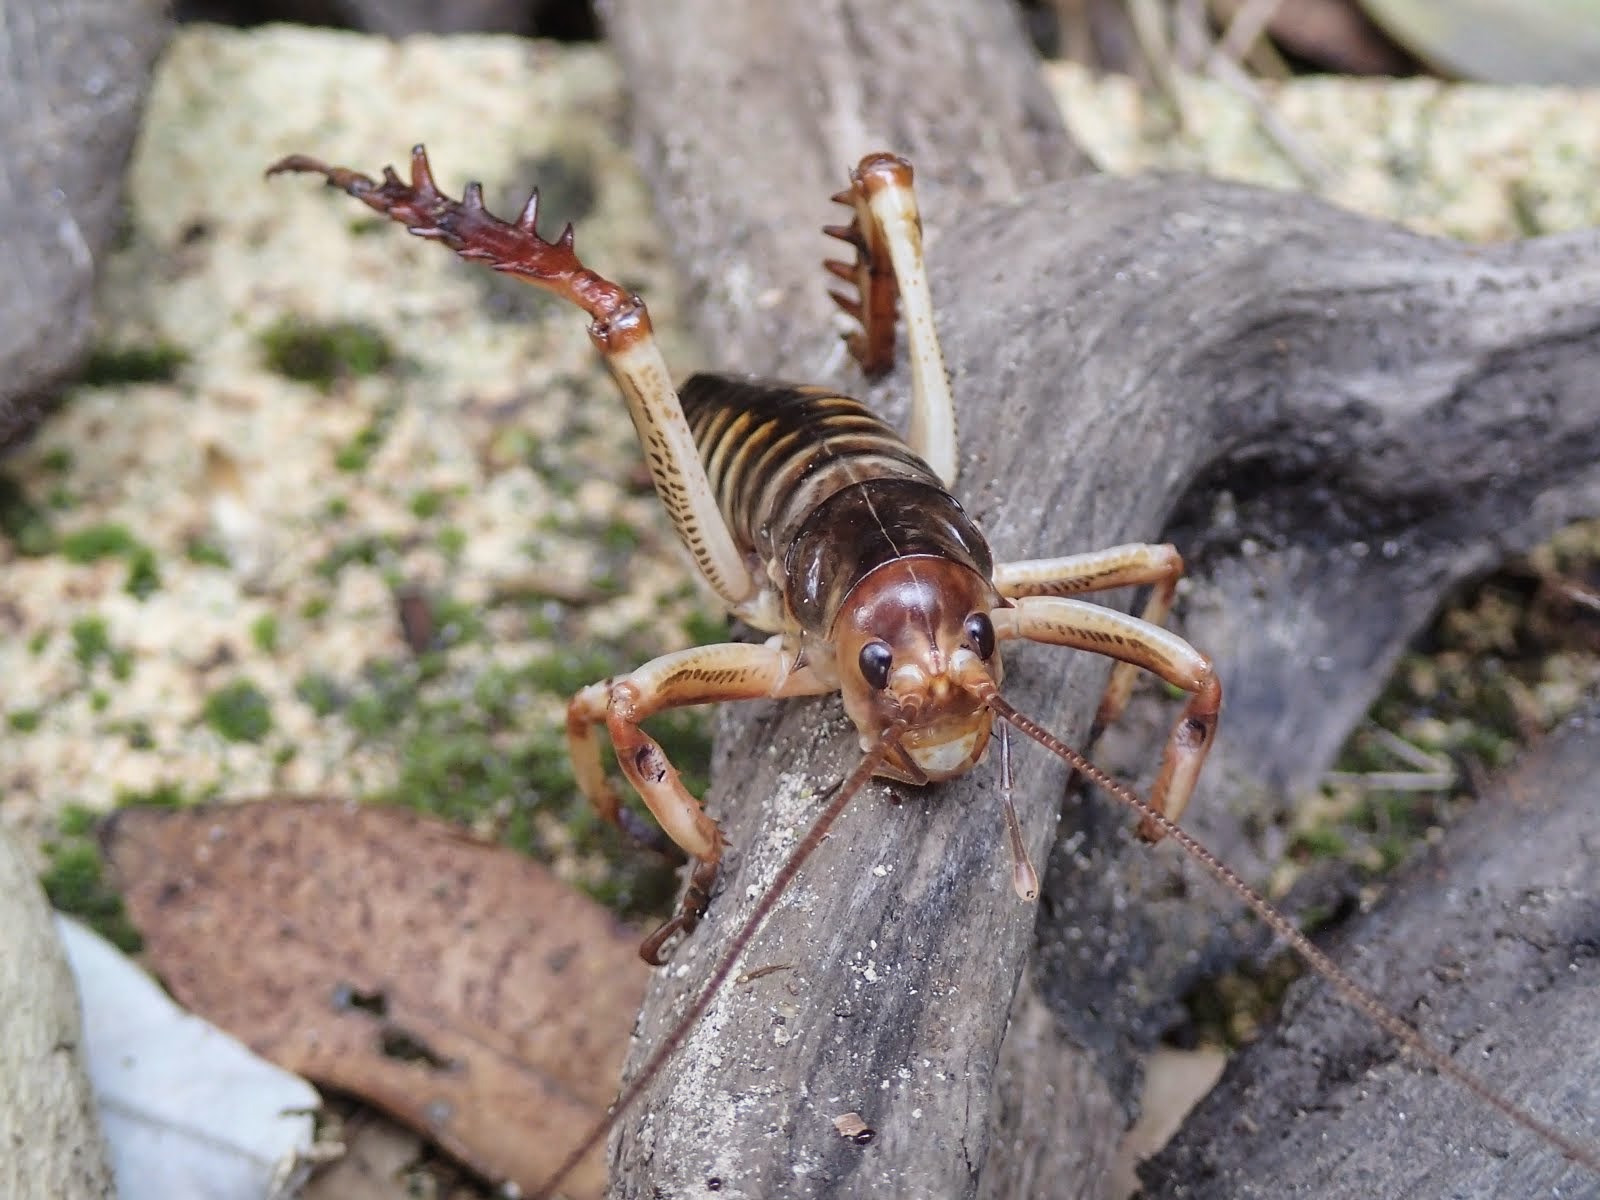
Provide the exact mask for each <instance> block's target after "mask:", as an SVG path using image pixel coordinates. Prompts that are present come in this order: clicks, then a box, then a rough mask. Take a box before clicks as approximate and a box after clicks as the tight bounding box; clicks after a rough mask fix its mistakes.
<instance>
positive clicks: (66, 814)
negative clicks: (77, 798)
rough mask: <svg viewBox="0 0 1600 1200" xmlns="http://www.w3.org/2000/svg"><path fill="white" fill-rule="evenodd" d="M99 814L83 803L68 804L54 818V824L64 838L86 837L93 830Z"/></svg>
mask: <svg viewBox="0 0 1600 1200" xmlns="http://www.w3.org/2000/svg"><path fill="white" fill-rule="evenodd" d="M99 820H100V814H99V813H97V812H95V810H94V809H92V808H90V807H88V806H87V805H84V804H68V805H67V806H66V807H65V808H63V809H62V810H61V815H60V816H58V817H57V818H56V826H57V828H58V829H60V831H61V836H62V837H64V838H81V837H88V836H89V835H90V834H92V833H93V832H94V829H95V824H96V823H97V822H98V821H99Z"/></svg>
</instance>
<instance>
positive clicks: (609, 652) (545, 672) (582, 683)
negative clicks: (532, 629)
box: [525, 646, 624, 697]
mask: <svg viewBox="0 0 1600 1200" xmlns="http://www.w3.org/2000/svg"><path fill="white" fill-rule="evenodd" d="M623 669H624V665H623V661H622V657H621V655H619V654H618V653H617V651H616V649H615V648H614V647H604V646H601V647H594V646H563V647H561V648H560V649H558V650H555V651H553V652H552V653H550V654H548V655H546V656H545V657H543V658H539V659H535V660H534V661H533V662H531V663H530V664H528V666H527V667H526V668H525V670H526V674H527V678H528V681H529V682H530V683H531V684H532V685H533V686H534V687H536V688H538V689H539V690H540V691H542V692H549V693H551V694H552V695H556V696H561V697H567V696H571V695H572V694H573V693H574V692H576V691H577V690H578V689H579V688H582V687H587V686H588V685H589V684H591V683H594V682H596V681H598V680H601V679H606V678H608V677H610V676H612V675H615V674H617V673H618V672H619V671H621V670H623Z"/></svg>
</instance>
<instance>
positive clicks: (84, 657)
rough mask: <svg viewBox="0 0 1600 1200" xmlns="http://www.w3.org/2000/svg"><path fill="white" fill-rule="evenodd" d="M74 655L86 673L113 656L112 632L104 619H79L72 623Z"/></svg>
mask: <svg viewBox="0 0 1600 1200" xmlns="http://www.w3.org/2000/svg"><path fill="white" fill-rule="evenodd" d="M71 633H72V654H73V657H74V658H76V659H77V660H78V665H79V666H80V667H82V668H83V669H84V670H85V671H88V670H91V669H92V668H93V667H94V665H95V663H97V662H99V661H100V660H101V659H102V658H109V657H110V655H111V632H110V630H109V629H108V628H107V626H106V622H105V618H104V617H79V618H78V619H77V620H76V621H74V622H73V623H72V628H71Z"/></svg>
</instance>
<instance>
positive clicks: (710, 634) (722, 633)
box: [683, 612, 731, 646]
mask: <svg viewBox="0 0 1600 1200" xmlns="http://www.w3.org/2000/svg"><path fill="white" fill-rule="evenodd" d="M683 636H684V637H686V638H688V639H689V641H690V643H691V644H692V645H695V646H711V645H715V644H716V643H717V642H725V641H727V640H728V638H729V637H730V636H731V634H730V633H729V629H728V618H727V617H726V616H724V615H722V614H717V615H715V616H713V615H712V614H711V613H707V612H692V613H690V614H689V615H688V616H687V617H685V618H684V619H683Z"/></svg>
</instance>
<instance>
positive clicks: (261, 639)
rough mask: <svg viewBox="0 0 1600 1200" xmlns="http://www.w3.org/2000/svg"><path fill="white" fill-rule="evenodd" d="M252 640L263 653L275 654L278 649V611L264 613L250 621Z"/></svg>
mask: <svg viewBox="0 0 1600 1200" xmlns="http://www.w3.org/2000/svg"><path fill="white" fill-rule="evenodd" d="M250 641H251V642H252V643H254V645H255V648H256V649H257V650H259V651H261V653H263V654H273V653H276V652H277V649H278V617H277V614H276V613H262V614H261V615H260V616H259V617H257V618H256V619H255V620H254V621H251V622H250Z"/></svg>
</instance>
